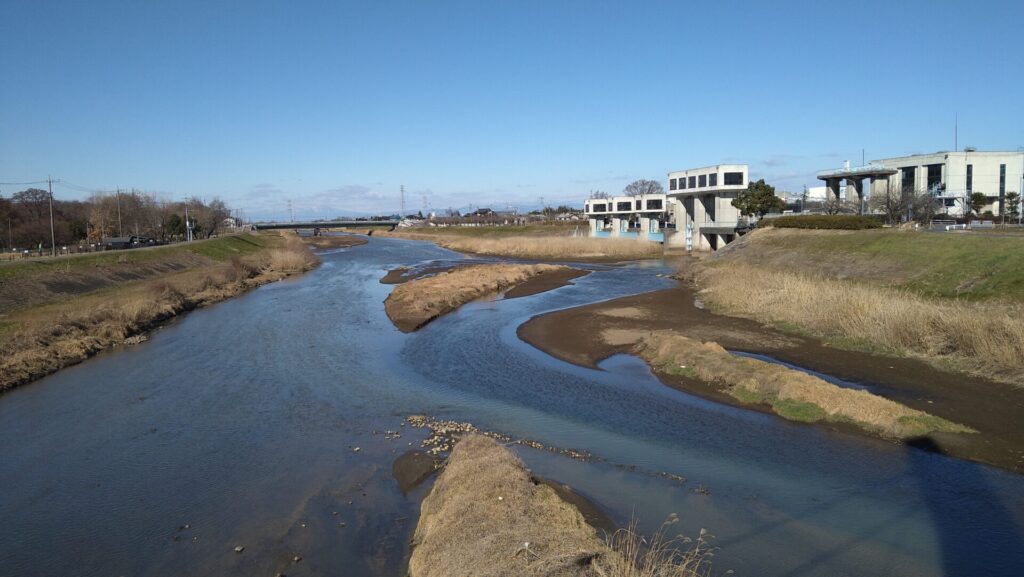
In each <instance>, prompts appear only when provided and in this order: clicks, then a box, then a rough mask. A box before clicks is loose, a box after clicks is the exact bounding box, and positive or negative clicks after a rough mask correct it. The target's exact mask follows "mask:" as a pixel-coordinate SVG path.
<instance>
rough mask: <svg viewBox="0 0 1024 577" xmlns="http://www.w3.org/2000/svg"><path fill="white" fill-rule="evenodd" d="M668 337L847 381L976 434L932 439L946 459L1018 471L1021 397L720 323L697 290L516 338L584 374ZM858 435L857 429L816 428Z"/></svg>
mask: <svg viewBox="0 0 1024 577" xmlns="http://www.w3.org/2000/svg"><path fill="white" fill-rule="evenodd" d="M654 330H674V331H676V332H678V333H680V334H682V335H685V336H687V337H689V338H693V339H699V340H702V341H714V342H717V343H719V344H721V345H722V346H724V347H725V348H726V349H729V350H732V351H740V352H747V353H754V354H761V355H767V356H770V357H773V358H775V359H778V360H781V361H784V362H787V363H791V364H793V365H796V366H799V367H803V368H806V369H810V370H813V371H818V372H821V373H824V374H827V375H831V376H834V377H838V378H841V379H844V380H847V381H853V382H857V383H863V384H865V385H869V386H870V388H871V390H872V392H874V393H875V394H878V395H880V396H883V397H885V398H888V399H891V400H893V401H896V402H898V403H901V404H903V405H906V406H908V407H911V408H914V409H917V410H920V411H924V412H927V413H930V414H932V415H936V416H939V417H942V418H944V419H949V420H951V421H954V422H957V423H962V424H964V425H967V426H968V427H970V428H972V429H975V430H977V431H978V434H970V435H963V434H952V433H932V434H931V435H930V436H929V440H930V441H931V446H933V447H934V448H935V450H938V451H941V452H943V453H946V454H949V455H952V456H955V457H959V458H964V459H970V460H974V461H979V462H983V463H988V464H991V465H995V466H998V467H1002V468H1005V469H1009V470H1011V471H1014V472H1024V421H1022V420H1021V419H1020V415H1021V414H1024V390H1021V389H1019V388H1016V387H1014V386H1012V385H1008V384H1004V383H997V382H994V381H986V380H984V379H978V378H972V377H965V376H963V375H958V374H953V373H947V372H943V371H940V370H938V369H936V368H934V367H932V366H930V365H928V364H926V363H924V362H921V361H917V360H913V359H905V358H893V357H881V356H874V355H870V354H867V353H862V352H855V351H844V350H840V349H835V348H831V347H827V346H825V345H824V344H822V343H821V342H820V341H817V340H814V339H810V338H805V337H801V336H794V335H790V334H785V333H782V332H779V331H776V330H772V329H769V328H766V327H763V326H761V325H760V324H758V323H756V322H754V321H750V320H746V319H741V318H735V317H727V316H721V315H716V314H713V313H711V312H710V311H708V310H706V309H703V308H699V307H698V306H695V304H694V293H693V291H692V290H691V289H690V288H688V287H685V286H680V287H676V288H672V289H666V290H662V291H655V292H651V293H645V294H640V295H634V296H629V297H624V298H620V299H615V300H612V301H607V302H603V303H597V304H592V305H586V306H582V307H577V308H572V309H567V310H563V311H556V312H553V313H549V314H546V315H540V316H537V317H534V318H532V319H530V320H529V321H527V322H526V323H524V324H523V325H522V326H520V327H519V329H518V334H519V337H520V338H521V339H523V340H524V341H526V342H528V343H530V344H531V345H533V346H535V347H537V348H539V349H541V350H543V351H545V352H547V353H549V354H551V355H553V356H555V357H557V358H560V359H562V360H565V361H567V362H570V363H573V364H577V365H580V366H585V367H596V366H597V364H598V363H599V362H600V361H601V360H603V359H606V358H608V357H610V356H612V355H614V354H618V353H628V354H633V353H634V350H635V349H634V347H635V343H636V342H637V340H638V335H640V334H643V333H646V332H649V331H654ZM656 374H657V375H658V377H659V379H661V381H662V382H664V383H665V384H667V385H668V386H671V387H673V388H677V389H679V390H682V391H685V392H688V393H692V394H696V395H699V396H701V397H705V398H708V399H711V400H714V401H717V402H722V403H727V404H730V405H735V406H741V407H744V408H751V409H755V410H761V409H760V408H759V407H757V406H751V405H744V404H742V403H739V402H738V401H737V400H736V399H735V398H733V397H732V396H730V395H728V394H725V393H723V392H721V391H720V390H719V389H718V388H717V387H716V386H714V385H712V384H708V383H705V382H702V381H699V380H697V379H693V378H688V377H687V376H685V375H670V374H666V373H664V372H663V371H656ZM822 426H828V427H830V428H835V429H840V430H843V431H852V432H856V429H854V428H853V427H846V426H841V425H834V424H830V425H822Z"/></svg>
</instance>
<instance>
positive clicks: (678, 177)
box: [665, 164, 749, 251]
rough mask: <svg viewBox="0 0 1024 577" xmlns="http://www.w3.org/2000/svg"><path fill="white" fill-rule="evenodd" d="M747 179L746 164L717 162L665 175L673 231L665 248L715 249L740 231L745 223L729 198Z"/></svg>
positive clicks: (742, 230)
mask: <svg viewBox="0 0 1024 577" xmlns="http://www.w3.org/2000/svg"><path fill="white" fill-rule="evenodd" d="M748 182H749V169H748V167H747V165H746V164H718V165H715V166H705V167H703V168H692V169H689V170H681V171H677V172H670V173H669V174H668V191H669V192H668V197H669V199H670V201H671V204H672V209H673V212H674V216H675V218H674V220H675V225H676V227H675V230H673V231H670V232H669V233H667V234H666V238H665V249H666V250H671V249H678V248H685V249H686V250H687V251H690V250H705V251H707V250H718V249H719V248H721V247H723V246H725V245H726V244H728V243H730V242H732V241H733V240H735V239H736V237H737V236H739V235H741V234H743V232H744V231H745V230H746V228H747V223H746V221H745V220H744V219H741V217H740V211H739V209H738V208H736V207H734V206H733V205H732V201H733V200H734V199H735V198H736V196H737V195H738V194H739V193H740V192H741V191H743V190H746V188H747V184H748Z"/></svg>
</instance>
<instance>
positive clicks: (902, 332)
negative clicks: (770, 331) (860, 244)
mask: <svg viewBox="0 0 1024 577" xmlns="http://www.w3.org/2000/svg"><path fill="white" fill-rule="evenodd" d="M696 280H697V283H698V285H699V286H700V287H701V292H700V294H701V298H702V299H703V300H704V301H705V302H708V303H710V304H712V305H713V306H714V307H715V308H717V309H719V310H721V311H723V312H725V313H728V314H733V315H739V316H744V317H748V318H753V319H756V320H759V321H762V322H766V323H770V324H775V325H778V326H781V327H783V328H787V327H794V326H795V327H799V328H800V329H802V330H805V331H808V332H811V333H813V334H815V335H817V336H820V337H825V338H828V339H833V340H834V341H835V343H836V344H838V345H841V346H850V347H853V348H859V349H864V350H869V351H873V352H883V353H888V354H896V355H905V356H912V357H916V358H921V359H924V360H928V361H932V362H934V363H936V364H938V365H939V366H940V367H946V368H949V367H952V368H955V369H958V370H963V371H966V372H969V373H972V374H976V375H979V376H985V377H988V378H992V379H996V380H1000V381H1003V382H1009V383H1014V384H1018V385H1020V384H1024V322H1022V320H1024V316H1022V313H1024V308H1022V307H1021V306H1020V305H1019V304H1011V303H1007V302H1002V301H987V302H964V301H957V300H948V299H930V298H926V297H923V296H920V295H917V294H915V293H912V292H910V291H909V290H897V289H889V288H884V287H878V286H873V285H866V284H860V283H857V282H855V281H851V280H836V279H832V278H827V277H824V276H812V275H809V274H801V273H796V272H786V271H775V270H766V269H763V268H760V267H757V266H754V265H749V264H739V263H727V264H723V265H716V266H708V267H704V268H703V269H701V270H700V271H699V272H698V273H697V275H696Z"/></svg>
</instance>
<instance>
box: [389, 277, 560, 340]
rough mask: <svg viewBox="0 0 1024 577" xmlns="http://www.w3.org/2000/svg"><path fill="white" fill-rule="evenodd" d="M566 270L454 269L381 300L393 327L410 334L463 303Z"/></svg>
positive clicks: (403, 287)
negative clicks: (541, 276) (532, 278)
mask: <svg viewBox="0 0 1024 577" xmlns="http://www.w3.org/2000/svg"><path fill="white" fill-rule="evenodd" d="M568 268H569V267H564V266H555V265H549V264H481V265H471V266H463V267H457V268H454V269H452V270H450V271H446V272H442V273H439V274H437V275H435V276H431V277H426V278H420V279H416V280H412V281H409V282H407V283H404V284H401V285H398V286H396V287H395V290H393V291H392V292H391V294H390V295H388V298H387V300H385V301H384V310H385V311H386V312H387V314H388V317H389V318H390V319H391V321H392V322H393V323H395V326H397V327H398V328H399V329H401V330H403V331H406V332H408V331H413V330H416V329H417V328H419V327H421V326H423V325H425V324H427V323H428V322H430V321H431V320H433V319H435V318H437V317H439V316H441V315H443V314H445V313H448V312H451V311H453V310H455V309H457V308H459V307H460V306H462V305H463V304H465V303H467V302H469V301H472V300H476V299H478V298H481V297H484V296H487V295H491V294H495V293H498V292H500V291H502V290H504V289H507V288H509V287H512V286H514V285H517V284H519V283H522V282H523V281H525V280H527V279H529V278H531V277H535V276H537V275H541V274H544V273H548V272H555V271H560V270H566V269H568Z"/></svg>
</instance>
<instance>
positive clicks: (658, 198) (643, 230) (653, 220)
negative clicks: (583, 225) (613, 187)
mask: <svg viewBox="0 0 1024 577" xmlns="http://www.w3.org/2000/svg"><path fill="white" fill-rule="evenodd" d="M668 204H669V200H668V198H667V196H666V195H664V194H642V195H639V196H614V197H611V198H588V199H587V200H585V201H583V213H584V215H586V217H587V220H588V221H589V222H590V236H593V237H611V238H637V239H639V240H648V241H653V242H662V241H664V240H665V239H664V233H663V230H664V229H665V227H666V225H667V224H668V221H669V216H670V213H669V212H668Z"/></svg>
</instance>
